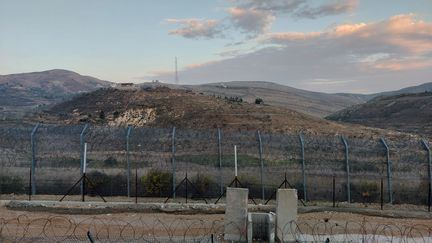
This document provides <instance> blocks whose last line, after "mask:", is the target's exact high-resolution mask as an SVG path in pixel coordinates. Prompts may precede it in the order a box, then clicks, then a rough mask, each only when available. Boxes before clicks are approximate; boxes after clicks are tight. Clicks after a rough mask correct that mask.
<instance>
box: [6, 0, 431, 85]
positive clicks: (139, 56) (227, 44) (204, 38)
mask: <svg viewBox="0 0 432 243" xmlns="http://www.w3.org/2000/svg"><path fill="white" fill-rule="evenodd" d="M431 43H432V1H430V0H416V1H405V0H391V1H390V0H387V1H386V0H383V1H366V0H365V1H362V0H328V1H318V0H315V1H312V0H267V1H264V0H262V1H259V0H214V1H204V0H195V1H192V0H182V1H168V0H161V1H144V0H141V1H138V0H135V1H130V0H128V1H118V0H110V1H108V0H104V1H102V0H100V1H85V0H74V1H70V0H39V1H28V0H27V1H24V0H0V74H10V73H21V72H32V71H42V70H49V69H56V68H61V69H68V70H72V71H76V72H78V73H81V74H85V75H90V76H95V77H98V78H101V79H105V80H110V81H114V82H129V81H133V82H143V81H149V80H152V79H159V80H162V81H163V82H168V83H171V82H173V80H174V77H173V69H174V56H177V57H178V59H179V75H180V82H181V83H184V84H186V83H190V84H195V83H207V82H222V81H231V80H266V81H273V82H277V83H281V84H285V85H290V86H294V87H298V88H303V89H308V90H316V91H324V92H359V93H370V92H377V91H384V90H394V89H398V88H401V87H405V86H409V85H415V84H420V83H424V82H431V81H432V71H430V70H432V44H431Z"/></svg>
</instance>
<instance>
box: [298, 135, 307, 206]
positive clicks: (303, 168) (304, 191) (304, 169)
mask: <svg viewBox="0 0 432 243" xmlns="http://www.w3.org/2000/svg"><path fill="white" fill-rule="evenodd" d="M299 140H300V146H301V163H302V175H303V197H304V200H305V202H306V201H307V196H306V195H307V194H306V192H307V190H306V188H307V185H306V165H305V152H304V139H303V135H302V134H301V133H300V134H299Z"/></svg>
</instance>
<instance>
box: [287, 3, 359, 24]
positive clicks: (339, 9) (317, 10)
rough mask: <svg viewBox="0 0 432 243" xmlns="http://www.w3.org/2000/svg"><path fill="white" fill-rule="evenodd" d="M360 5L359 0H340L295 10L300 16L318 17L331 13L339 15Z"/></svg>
mask: <svg viewBox="0 0 432 243" xmlns="http://www.w3.org/2000/svg"><path fill="white" fill-rule="evenodd" d="M357 5H358V0H338V1H335V2H332V3H328V4H323V5H321V6H318V7H310V6H307V5H305V6H303V7H302V8H300V9H299V10H297V11H296V12H295V16H297V17H300V18H309V19H316V18H318V17H324V16H329V15H338V14H343V13H350V12H353V11H354V10H355V9H356V8H357Z"/></svg>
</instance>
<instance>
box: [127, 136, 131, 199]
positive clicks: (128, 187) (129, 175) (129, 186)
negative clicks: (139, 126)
mask: <svg viewBox="0 0 432 243" xmlns="http://www.w3.org/2000/svg"><path fill="white" fill-rule="evenodd" d="M131 131H132V127H128V128H127V132H126V165H127V173H126V179H127V196H128V197H130V196H131V165H130V160H129V137H130V134H131Z"/></svg>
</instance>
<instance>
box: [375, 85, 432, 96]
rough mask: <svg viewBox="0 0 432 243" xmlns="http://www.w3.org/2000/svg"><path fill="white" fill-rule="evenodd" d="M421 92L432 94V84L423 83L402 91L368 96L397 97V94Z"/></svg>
mask: <svg viewBox="0 0 432 243" xmlns="http://www.w3.org/2000/svg"><path fill="white" fill-rule="evenodd" d="M422 92H432V82H431V83H424V84H420V85H416V86H410V87H406V88H403V89H399V90H395V91H388V92H381V93H376V94H372V95H370V97H371V98H376V97H380V96H393V95H399V94H415V93H422Z"/></svg>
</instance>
